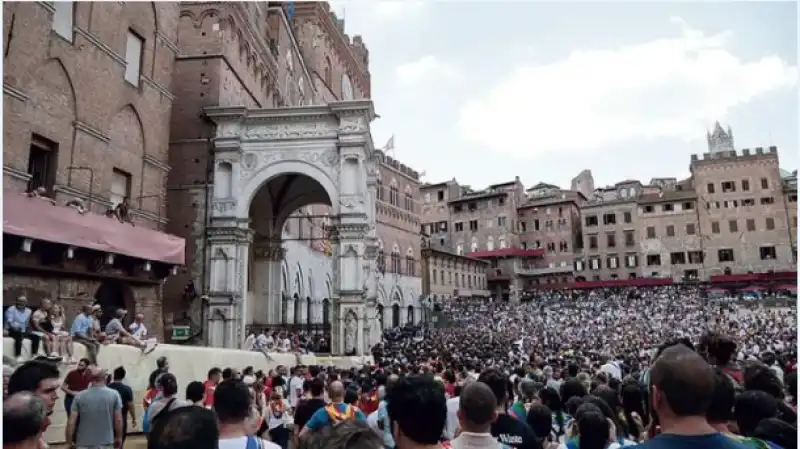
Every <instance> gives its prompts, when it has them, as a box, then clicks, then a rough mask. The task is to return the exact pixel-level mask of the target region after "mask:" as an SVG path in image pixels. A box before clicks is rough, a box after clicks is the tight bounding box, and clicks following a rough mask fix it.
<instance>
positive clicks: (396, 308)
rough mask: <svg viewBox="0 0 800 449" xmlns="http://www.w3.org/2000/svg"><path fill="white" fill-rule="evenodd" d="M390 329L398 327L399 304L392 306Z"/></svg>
mask: <svg viewBox="0 0 800 449" xmlns="http://www.w3.org/2000/svg"><path fill="white" fill-rule="evenodd" d="M392 327H400V304H395V305H393V306H392Z"/></svg>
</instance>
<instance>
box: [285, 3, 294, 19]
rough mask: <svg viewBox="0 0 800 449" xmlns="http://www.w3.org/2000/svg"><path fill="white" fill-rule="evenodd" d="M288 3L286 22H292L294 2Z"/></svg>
mask: <svg viewBox="0 0 800 449" xmlns="http://www.w3.org/2000/svg"><path fill="white" fill-rule="evenodd" d="M286 3H287V4H286V20H288V21H290V22H291V20H292V17H294V2H286Z"/></svg>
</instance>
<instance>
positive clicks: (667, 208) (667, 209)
mask: <svg viewBox="0 0 800 449" xmlns="http://www.w3.org/2000/svg"><path fill="white" fill-rule="evenodd" d="M661 207H662V208H663V209H664V212H672V211H674V210H675V206H673V205H672V203H667V204H664V205H663V206H661Z"/></svg>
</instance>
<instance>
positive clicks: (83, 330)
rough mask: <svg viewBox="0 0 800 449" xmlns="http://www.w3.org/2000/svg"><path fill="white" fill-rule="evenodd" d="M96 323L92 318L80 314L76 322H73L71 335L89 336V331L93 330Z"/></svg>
mask: <svg viewBox="0 0 800 449" xmlns="http://www.w3.org/2000/svg"><path fill="white" fill-rule="evenodd" d="M93 324H94V321H92V318H91V317H88V316H86V315H84V314H82V313H81V314H78V316H76V317H75V321H73V322H72V328H71V329H70V331H69V333H70V334H72V335H75V334H84V335H88V334H89V329H91V328H92V325H93Z"/></svg>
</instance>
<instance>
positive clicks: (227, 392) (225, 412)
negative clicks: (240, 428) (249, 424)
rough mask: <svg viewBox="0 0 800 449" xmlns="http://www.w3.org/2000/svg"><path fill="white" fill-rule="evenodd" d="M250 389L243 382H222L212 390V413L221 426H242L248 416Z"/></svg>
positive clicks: (231, 380)
mask: <svg viewBox="0 0 800 449" xmlns="http://www.w3.org/2000/svg"><path fill="white" fill-rule="evenodd" d="M250 404H251V398H250V388H248V387H247V385H245V384H244V382H242V381H239V380H235V379H230V380H223V381H222V382H220V384H219V385H217V388H216V389H215V390H214V411H215V412H216V413H217V418H218V419H219V423H220V424H221V425H236V424H243V423H244V422H245V421H246V420H247V418H248V417H249V416H250V413H251V410H250Z"/></svg>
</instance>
